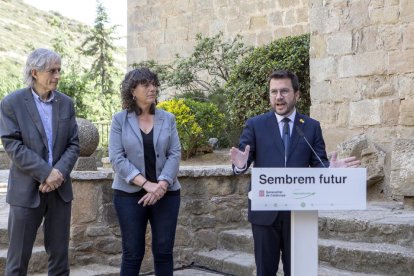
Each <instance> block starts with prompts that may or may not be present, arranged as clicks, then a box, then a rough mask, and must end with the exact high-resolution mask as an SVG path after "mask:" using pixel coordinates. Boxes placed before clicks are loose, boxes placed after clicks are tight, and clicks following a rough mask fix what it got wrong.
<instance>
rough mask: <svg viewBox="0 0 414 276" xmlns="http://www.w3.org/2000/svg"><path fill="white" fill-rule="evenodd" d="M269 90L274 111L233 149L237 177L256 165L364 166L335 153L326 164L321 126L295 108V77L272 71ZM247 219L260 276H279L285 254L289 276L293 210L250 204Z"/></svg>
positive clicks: (257, 120)
mask: <svg viewBox="0 0 414 276" xmlns="http://www.w3.org/2000/svg"><path fill="white" fill-rule="evenodd" d="M268 85H269V100H270V105H271V107H272V110H271V111H269V112H267V113H265V114H262V115H259V116H256V117H253V118H250V119H248V120H247V122H246V125H245V128H244V129H243V133H242V135H241V137H240V144H239V148H235V147H233V148H231V149H230V156H231V161H232V163H233V171H234V173H235V174H240V173H243V172H245V171H246V170H247V168H248V167H249V166H250V165H251V164H252V162H254V167H258V168H276V167H294V168H298V167H329V166H330V167H358V166H359V165H360V161H359V160H356V158H355V157H349V158H345V159H341V160H337V158H336V153H334V154H333V156H332V159H331V160H330V161H328V158H327V155H326V151H325V142H324V140H323V137H322V130H321V127H320V124H319V122H318V121H316V120H314V119H311V118H309V117H308V116H306V115H303V114H300V113H299V112H297V110H296V108H295V105H296V102H297V101H298V100H299V98H300V91H299V80H298V77H297V76H296V75H295V74H294V73H293V72H290V71H287V70H279V71H274V72H273V73H272V74H271V75H270V76H269V79H268ZM297 128H299V130H297ZM298 131H299V132H298ZM303 135H304V136H305V137H306V139H308V141H309V143H310V145H311V146H312V148H313V149H314V150H315V153H316V154H315V153H313V152H312V149H311V147H310V146H309V145H307V144H306V142H305V141H304V138H302V137H301V136H303ZM248 220H249V222H250V223H251V224H252V232H253V240H254V255H255V261H256V267H257V275H258V276H275V275H276V273H277V270H278V266H279V259H280V253H282V263H283V271H284V275H285V276H290V275H291V274H290V254H291V250H290V211H252V210H251V206H250V201H249V210H248Z"/></svg>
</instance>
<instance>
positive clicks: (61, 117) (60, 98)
mask: <svg viewBox="0 0 414 276" xmlns="http://www.w3.org/2000/svg"><path fill="white" fill-rule="evenodd" d="M52 105H53V107H52V110H53V111H52V112H53V113H52V128H53V167H54V168H56V169H58V170H59V171H60V172H61V173H62V174H63V177H64V178H65V181H64V182H63V183H62V185H61V186H60V187H59V188H58V193H59V195H60V197H61V198H62V199H63V200H64V201H65V202H69V201H71V200H72V199H73V193H72V182H71V179H70V172H71V171H72V168H73V166H74V165H75V162H76V160H77V159H78V156H79V139H78V125H77V124H76V119H75V109H74V106H73V101H72V99H71V98H69V97H68V96H66V95H64V94H62V93H59V92H57V91H55V99H54V100H53V102H52ZM0 136H1V141H2V143H3V146H4V150H5V151H6V152H7V155H8V156H9V157H10V159H11V161H12V164H11V167H10V174H9V184H8V186H7V198H6V201H7V202H8V203H9V204H11V205H17V206H22V207H27V208H35V207H37V206H39V204H40V197H39V190H38V189H39V185H40V183H43V182H44V181H45V180H46V178H47V177H48V176H49V174H50V172H51V171H52V166H50V165H49V164H48V163H47V160H48V146H47V138H46V133H45V130H44V128H43V124H42V121H41V119H40V115H39V112H38V111H37V107H36V104H35V102H34V99H33V95H32V92H31V88H24V89H20V90H17V91H15V92H13V93H11V94H9V95H7V96H6V97H5V98H4V99H3V100H2V101H1V104H0Z"/></svg>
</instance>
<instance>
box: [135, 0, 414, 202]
mask: <svg viewBox="0 0 414 276" xmlns="http://www.w3.org/2000/svg"><path fill="white" fill-rule="evenodd" d="M219 31H222V32H223V33H224V36H225V37H229V38H230V37H233V36H234V35H236V34H241V35H242V36H243V37H244V41H245V43H246V44H249V45H254V46H257V45H262V44H266V43H268V42H270V41H272V40H274V39H277V38H280V37H285V36H288V35H299V34H303V33H310V34H311V45H310V55H311V61H310V74H311V98H312V107H311V116H312V117H314V118H316V119H318V120H319V121H320V122H321V125H322V128H323V131H324V136H325V139H326V143H327V149H328V151H332V150H336V149H337V145H338V144H341V143H343V142H346V141H349V140H350V139H351V140H352V139H353V138H355V137H357V138H356V141H357V142H356V144H353V145H354V148H353V149H351V150H349V149H347V150H344V151H343V152H345V153H352V154H356V155H358V156H359V157H360V158H362V159H363V160H367V161H366V162H368V163H370V164H369V166H371V168H369V172H368V174H371V172H370V171H375V172H378V174H379V176H378V175H375V176H372V179H375V180H376V181H373V182H376V183H375V185H373V186H372V187H370V188H369V189H370V192H369V193H370V194H371V195H374V196H372V197H374V198H378V197H384V196H385V197H387V198H399V199H402V198H404V197H405V199H406V202H407V203H409V202H410V201H411V203H414V202H413V198H414V159H413V157H412V156H413V155H414V154H413V152H414V139H413V136H414V127H413V126H414V97H413V96H414V80H413V79H414V1H413V0H352V1H349V0H295V1H290V0H168V1H167V0H158V1H155V0H128V64H131V63H133V62H139V61H142V60H146V59H155V60H157V61H159V62H162V63H167V62H169V61H171V60H172V58H173V57H174V55H175V54H176V53H179V54H180V55H183V56H185V55H186V54H188V53H189V52H190V51H191V50H192V49H193V46H194V38H195V34H196V33H202V34H203V35H208V36H212V35H214V34H216V33H218V32H219ZM358 137H359V138H358ZM361 137H363V138H361ZM351 144H352V143H351ZM347 145H348V146H349V145H350V144H349V143H348V144H347ZM345 147H346V145H345ZM372 163H374V164H372ZM371 183H372V181H371Z"/></svg>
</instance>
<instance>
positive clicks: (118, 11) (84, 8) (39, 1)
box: [23, 0, 127, 47]
mask: <svg viewBox="0 0 414 276" xmlns="http://www.w3.org/2000/svg"><path fill="white" fill-rule="evenodd" d="M23 2H25V3H27V4H29V5H32V6H34V7H36V8H38V9H40V10H45V11H50V10H52V11H57V12H59V13H60V14H61V15H64V16H66V17H69V18H72V19H76V20H78V21H81V22H83V23H85V24H88V25H90V26H93V23H94V21H95V17H96V0H23ZM102 3H103V5H104V7H105V9H106V11H107V13H108V15H109V20H110V23H111V25H120V26H119V27H118V29H117V30H118V35H119V36H121V37H123V39H122V40H120V44H121V45H122V46H125V47H126V32H127V31H126V30H127V0H115V1H114V0H102Z"/></svg>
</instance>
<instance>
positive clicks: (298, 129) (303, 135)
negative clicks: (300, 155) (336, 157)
mask: <svg viewBox="0 0 414 276" xmlns="http://www.w3.org/2000/svg"><path fill="white" fill-rule="evenodd" d="M296 131H297V132H298V134H299V135H300V136H301V137H303V139H305V142H306V144H308V146H309V148H310V149H311V150H312V152H313V154H315V156H316V158H318V160H319V162H320V163H321V164H322V166H323V167H324V168H326V166H325V164H324V163H323V162H322V160H321V158H320V157H319V155H318V154H317V153H316V151H315V150H314V149H313V147H312V146H311V144H310V143H309V141H308V139H306V136H305V133H303V131H302V130H301V129H300V128H299V127H298V126H297V125H296Z"/></svg>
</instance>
